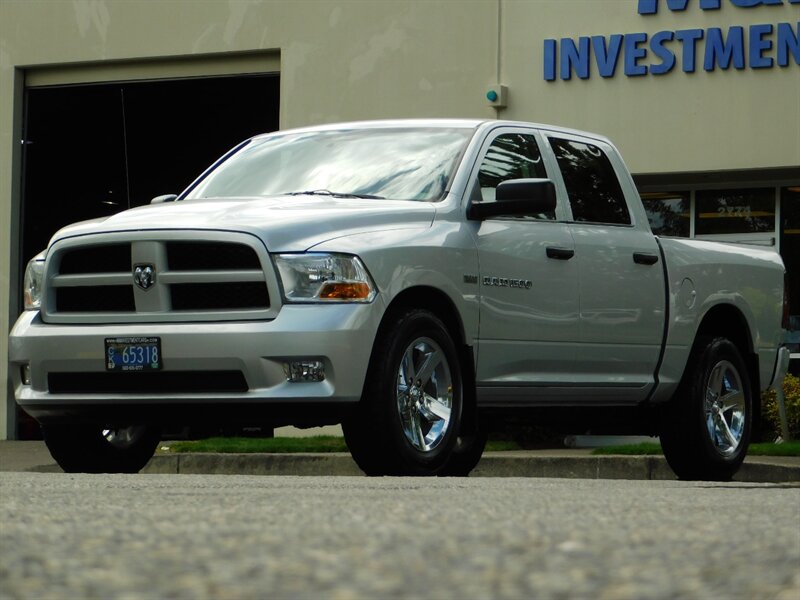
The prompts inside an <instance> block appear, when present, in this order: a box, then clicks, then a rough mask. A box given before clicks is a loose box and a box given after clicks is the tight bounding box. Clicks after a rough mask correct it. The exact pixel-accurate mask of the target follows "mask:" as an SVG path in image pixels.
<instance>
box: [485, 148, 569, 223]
mask: <svg viewBox="0 0 800 600" xmlns="http://www.w3.org/2000/svg"><path fill="white" fill-rule="evenodd" d="M545 178H547V172H546V170H545V168H544V163H543V162H542V155H541V154H540V152H539V146H538V144H537V143H536V138H535V137H534V136H532V135H525V134H521V133H506V134H503V135H499V136H497V137H496V138H495V139H494V141H493V142H492V145H491V146H489V150H487V151H486V156H485V157H484V159H483V162H482V163H481V168H480V171H479V172H478V185H477V187H476V189H475V191H474V192H473V201H475V202H494V199H495V192H496V190H497V186H498V185H499V184H500V183H501V182H503V181H507V180H509V179H545ZM531 216H532V217H534V218H539V219H555V218H556V215H555V211H551V212H549V213H542V214H539V215H531Z"/></svg>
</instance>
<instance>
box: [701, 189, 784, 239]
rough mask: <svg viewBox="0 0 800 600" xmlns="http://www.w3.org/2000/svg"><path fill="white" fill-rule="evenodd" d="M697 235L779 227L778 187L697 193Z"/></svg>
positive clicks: (772, 230) (756, 231)
mask: <svg viewBox="0 0 800 600" xmlns="http://www.w3.org/2000/svg"><path fill="white" fill-rule="evenodd" d="M695 199H696V205H697V208H696V214H697V222H696V225H695V233H696V234H697V235H709V234H712V235H714V234H730V233H766V232H774V231H775V188H759V189H750V190H746V189H745V190H742V189H739V190H736V189H733V190H700V191H697V192H696V193H695Z"/></svg>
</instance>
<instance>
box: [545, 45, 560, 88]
mask: <svg viewBox="0 0 800 600" xmlns="http://www.w3.org/2000/svg"><path fill="white" fill-rule="evenodd" d="M556 52H557V49H556V41H555V40H545V41H544V79H545V81H555V79H556Z"/></svg>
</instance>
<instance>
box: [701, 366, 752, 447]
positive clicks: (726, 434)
mask: <svg viewBox="0 0 800 600" xmlns="http://www.w3.org/2000/svg"><path fill="white" fill-rule="evenodd" d="M746 405H747V402H746V398H745V392H744V386H743V385H742V378H741V377H740V376H739V371H738V370H737V369H736V367H735V366H734V365H733V364H732V363H731V362H729V361H727V360H721V361H719V362H718V363H717V364H716V365H714V368H713V369H711V372H710V374H709V377H708V382H707V383H706V389H705V403H704V410H705V418H706V428H707V430H708V435H709V437H710V439H711V443H712V445H713V446H714V449H715V450H716V451H717V452H718V453H719V454H721V455H722V456H731V455H733V454H734V453H735V452H736V449H737V448H738V447H739V444H740V443H741V442H742V437H743V435H744V431H745V422H746V419H747V410H746Z"/></svg>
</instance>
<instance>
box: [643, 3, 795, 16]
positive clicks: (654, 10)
mask: <svg viewBox="0 0 800 600" xmlns="http://www.w3.org/2000/svg"><path fill="white" fill-rule="evenodd" d="M784 1H786V2H788V3H789V4H800V0H730V2H731V4H733V5H734V6H738V7H739V8H755V7H757V6H779V5H783V3H784ZM665 2H666V4H667V8H668V9H669V10H671V11H673V12H678V11H683V10H686V8H687V7H688V6H689V0H665ZM721 3H722V2H721V0H700V8H701V9H702V10H719V9H720V5H721ZM639 14H640V15H655V14H658V0H639Z"/></svg>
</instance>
